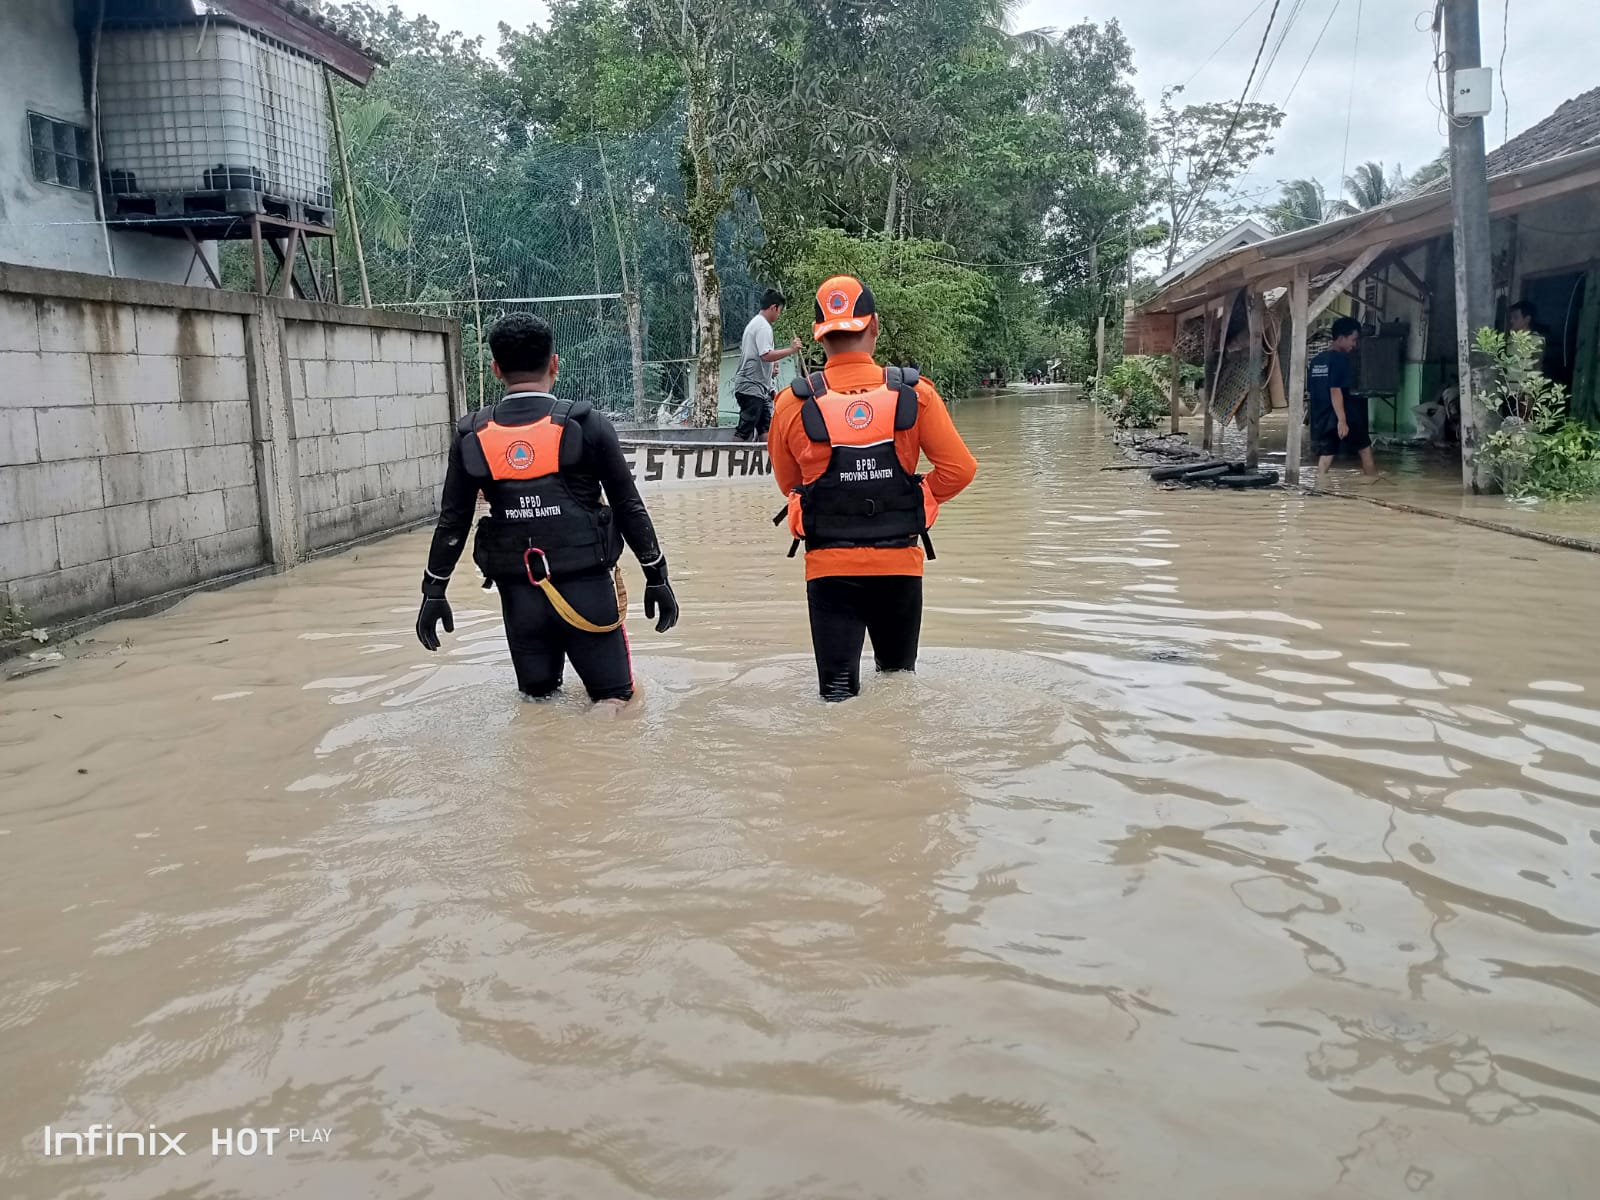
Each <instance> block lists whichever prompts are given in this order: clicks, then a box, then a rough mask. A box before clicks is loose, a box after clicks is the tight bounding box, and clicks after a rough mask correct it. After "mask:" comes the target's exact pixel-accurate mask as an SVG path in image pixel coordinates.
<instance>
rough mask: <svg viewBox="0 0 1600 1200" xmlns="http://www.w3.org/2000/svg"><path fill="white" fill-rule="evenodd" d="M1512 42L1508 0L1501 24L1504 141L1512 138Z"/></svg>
mask: <svg viewBox="0 0 1600 1200" xmlns="http://www.w3.org/2000/svg"><path fill="white" fill-rule="evenodd" d="M1510 43H1511V0H1506V11H1505V20H1504V22H1503V24H1502V25H1501V26H1500V107H1501V108H1503V109H1504V110H1505V114H1506V128H1505V133H1504V134H1502V135H1501V138H1500V140H1501V141H1502V142H1509V141H1510V140H1511V97H1510V96H1508V95H1506V47H1507V46H1508V45H1510Z"/></svg>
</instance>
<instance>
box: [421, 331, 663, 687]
mask: <svg viewBox="0 0 1600 1200" xmlns="http://www.w3.org/2000/svg"><path fill="white" fill-rule="evenodd" d="M489 349H490V351H491V352H492V354H493V355H494V373H495V375H496V376H497V377H498V378H499V379H500V380H501V381H502V382H503V383H504V384H505V385H506V394H505V396H504V397H503V398H502V399H501V400H500V402H499V403H498V404H496V405H494V406H493V407H487V408H481V409H479V410H478V411H477V412H473V413H468V414H467V415H466V416H465V417H463V418H462V419H461V421H460V423H459V424H458V425H457V427H456V437H455V440H454V442H452V443H451V446H450V461H449V466H448V468H447V469H446V471H445V479H444V494H443V496H442V497H441V499H440V503H439V525H438V528H437V529H435V530H434V534H433V546H432V548H431V549H430V551H429V553H428V566H427V569H426V570H425V571H424V572H423V576H422V608H421V610H420V611H419V612H418V614H417V640H418V641H420V642H421V643H422V645H423V646H424V647H425V648H426V649H428V650H437V649H438V648H439V629H438V627H439V625H440V624H441V623H442V624H443V625H444V628H445V631H446V632H447V633H454V632H455V619H454V616H453V615H452V614H451V611H450V602H449V600H448V599H446V595H445V593H446V591H447V589H448V587H449V583H450V574H451V572H452V571H453V570H455V565H456V562H457V561H458V560H459V559H460V557H461V551H462V549H463V547H464V546H465V545H466V537H467V531H468V530H469V529H470V528H471V526H472V517H473V513H474V511H475V510H476V508H477V502H478V494H479V493H480V492H482V494H483V496H484V497H485V499H487V500H488V502H489V510H490V511H489V513H488V514H487V515H486V516H485V517H484V518H483V519H482V520H481V521H479V522H478V531H477V535H476V537H475V538H474V541H473V561H474V562H475V563H477V565H478V569H479V570H480V571H482V572H483V575H484V584H483V586H484V587H485V588H488V587H490V586H494V587H497V588H498V589H499V590H500V607H501V610H502V612H503V613H504V614H505V625H506V642H507V644H508V646H509V647H510V650H511V663H512V665H513V667H515V668H516V673H517V686H518V687H519V688H520V689H521V690H522V693H523V694H524V695H525V696H527V697H529V698H530V699H541V698H543V697H546V696H549V695H551V694H553V693H554V692H555V691H556V690H557V689H559V688H560V687H561V678H562V669H563V660H564V659H570V660H571V661H572V666H573V669H574V670H576V671H577V673H578V677H579V678H580V679H582V680H583V684H584V687H585V688H587V689H588V692H589V697H590V699H592V700H594V701H596V702H599V701H613V702H625V701H627V700H629V699H631V698H632V696H633V690H634V684H633V664H632V660H631V657H630V655H629V653H628V636H627V633H626V631H625V630H624V629H623V627H622V618H623V616H624V615H625V614H624V612H623V611H622V608H623V602H622V601H620V600H619V596H618V590H617V586H616V585H615V584H614V583H613V578H612V573H613V569H614V568H615V566H616V563H617V560H618V559H619V558H620V557H621V555H622V543H623V542H626V543H627V545H628V548H629V549H631V550H632V551H633V553H634V554H635V555H636V556H637V557H638V559H639V565H640V566H641V567H642V568H643V569H644V577H645V590H644V612H645V616H646V618H650V619H654V618H655V616H656V612H657V610H659V611H660V614H661V616H660V619H659V620H658V621H656V632H657V633H665V632H666V631H667V630H669V629H671V628H672V627H673V626H674V625H675V624H677V621H678V601H677V597H675V596H674V595H673V592H672V585H671V584H670V583H668V582H667V560H666V557H665V556H664V555H663V554H662V553H661V547H660V546H659V545H657V543H656V532H655V528H654V526H652V525H651V523H650V514H649V513H647V512H646V511H645V507H644V501H643V500H641V499H640V498H639V491H638V488H637V487H636V486H635V485H634V481H633V472H632V471H631V470H630V469H629V467H628V464H627V461H626V460H625V459H624V458H623V456H622V446H621V444H620V443H619V442H618V441H617V434H616V430H615V429H613V428H612V426H611V422H610V421H609V420H607V419H606V417H605V416H604V415H602V414H601V413H598V412H595V411H594V409H593V407H592V406H591V405H590V404H589V403H588V401H585V400H579V401H576V402H574V401H571V400H558V399H556V397H555V396H554V395H552V394H551V390H550V389H551V388H552V387H553V386H554V384H555V381H556V374H557V371H558V369H559V366H560V356H559V355H557V354H556V353H555V346H554V337H553V335H552V333H551V331H550V326H549V325H548V324H547V323H546V322H544V321H543V320H541V319H540V318H538V317H535V316H532V315H530V314H528V313H512V314H510V315H508V316H505V317H502V318H501V319H500V320H499V321H497V322H496V323H495V325H494V327H493V328H492V329H491V330H490V331H489ZM602 489H603V491H604V496H605V499H604V500H602V498H601V493H602ZM608 502H609V503H608Z"/></svg>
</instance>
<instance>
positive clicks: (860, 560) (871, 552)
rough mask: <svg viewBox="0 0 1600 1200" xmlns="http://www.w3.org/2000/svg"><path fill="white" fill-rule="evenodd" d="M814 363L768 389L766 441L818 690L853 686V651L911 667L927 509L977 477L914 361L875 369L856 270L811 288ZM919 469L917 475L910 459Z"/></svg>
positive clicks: (885, 664) (865, 299)
mask: <svg viewBox="0 0 1600 1200" xmlns="http://www.w3.org/2000/svg"><path fill="white" fill-rule="evenodd" d="M812 334H813V336H814V337H815V338H816V339H817V340H818V341H819V342H821V343H822V348H823V352H824V353H825V354H826V356H827V363H826V365H825V367H824V368H823V370H821V371H818V372H816V373H814V374H812V375H809V376H805V377H802V378H800V379H797V380H795V382H794V383H793V384H792V385H790V386H789V387H787V388H785V389H784V390H783V391H782V392H781V393H780V394H779V396H778V399H777V402H776V405H775V407H774V411H773V417H772V428H771V430H770V431H769V432H768V435H767V439H768V440H767V451H768V454H769V455H770V456H771V460H772V475H773V478H774V479H775V480H776V481H777V484H778V487H779V489H781V490H782V491H783V492H784V494H786V495H787V496H788V497H789V506H788V508H787V509H786V510H785V511H783V512H781V513H779V514H778V516H777V518H776V519H775V521H774V523H775V524H778V523H782V522H783V521H784V519H785V518H787V520H788V524H789V532H790V534H791V536H792V537H793V539H794V544H793V545H792V546H791V547H790V550H789V553H790V555H791V556H792V555H793V554H794V553H795V550H796V549H798V547H799V546H800V544H801V543H802V542H803V543H804V544H805V548H806V599H807V602H808V606H809V608H810V610H811V646H812V649H813V651H814V652H815V655H816V660H817V684H818V687H819V689H820V690H821V692H822V698H823V699H824V700H828V701H838V700H848V699H849V698H850V697H852V696H855V695H858V694H859V693H860V691H861V649H862V644H863V640H864V638H865V637H867V636H870V637H871V638H872V655H873V658H874V659H875V660H876V662H877V667H878V670H880V671H911V670H915V669H916V665H917V641H918V638H919V637H920V635H921V632H922V563H923V557H924V554H923V551H924V548H926V549H927V551H928V557H932V556H933V554H932V552H933V547H932V543H931V542H930V541H929V538H928V528H929V527H930V526H931V525H932V524H933V522H934V518H935V517H936V516H937V515H938V511H939V505H941V504H944V503H946V502H948V501H949V500H950V499H951V498H952V497H954V496H955V495H956V494H957V493H959V492H960V491H961V490H962V489H963V488H964V487H966V486H967V485H968V484H969V483H971V482H972V479H973V476H974V475H976V474H977V471H978V463H977V460H976V459H974V458H973V457H972V454H971V452H969V451H968V450H967V447H966V443H964V442H963V441H962V440H961V435H960V434H959V433H957V432H956V427H955V423H954V422H953V421H951V419H950V413H949V411H948V410H947V409H946V408H945V406H944V401H943V400H942V399H940V397H939V392H938V390H937V389H936V388H935V387H934V386H933V384H931V383H929V382H928V381H927V380H926V379H923V378H921V375H920V372H918V371H917V370H916V369H914V368H909V367H908V368H901V367H887V368H886V367H881V366H879V365H878V363H877V362H876V361H875V360H874V359H873V352H874V351H875V350H876V349H877V344H878V314H877V305H876V303H875V301H874V300H873V296H872V291H871V289H870V288H868V287H867V286H866V285H865V284H864V283H862V282H861V281H860V280H859V279H855V278H852V277H851V276H848V275H838V276H835V277H834V278H832V279H829V280H827V281H826V282H825V283H824V284H823V285H822V286H821V287H820V288H818V289H817V310H816V320H815V323H814V324H813V326H812ZM924 454H926V455H927V456H928V461H929V462H931V463H932V464H933V469H932V470H931V471H929V472H928V474H927V475H919V474H917V467H918V464H919V463H920V462H921V459H922V455H924Z"/></svg>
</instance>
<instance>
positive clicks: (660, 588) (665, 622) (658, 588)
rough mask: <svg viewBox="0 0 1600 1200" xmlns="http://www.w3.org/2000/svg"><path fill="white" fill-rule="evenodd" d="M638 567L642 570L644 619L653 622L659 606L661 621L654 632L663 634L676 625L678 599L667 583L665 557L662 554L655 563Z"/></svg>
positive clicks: (657, 622)
mask: <svg viewBox="0 0 1600 1200" xmlns="http://www.w3.org/2000/svg"><path fill="white" fill-rule="evenodd" d="M640 566H642V567H643V568H644V618H645V620H647V621H649V620H653V619H654V617H655V615H656V607H657V606H658V605H659V606H660V608H661V619H660V620H659V621H656V632H657V633H665V632H666V631H667V630H669V629H671V628H672V627H673V626H674V625H676V624H677V623H678V598H677V597H676V596H675V595H673V594H672V585H671V584H670V583H668V582H667V556H666V555H665V554H663V555H662V556H661V557H660V558H658V559H656V561H655V562H653V563H641V564H640Z"/></svg>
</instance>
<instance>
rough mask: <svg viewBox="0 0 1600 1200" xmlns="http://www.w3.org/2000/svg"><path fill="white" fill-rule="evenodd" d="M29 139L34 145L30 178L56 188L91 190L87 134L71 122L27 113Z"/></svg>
mask: <svg viewBox="0 0 1600 1200" xmlns="http://www.w3.org/2000/svg"><path fill="white" fill-rule="evenodd" d="M28 140H29V141H30V142H31V143H32V146H33V177H34V178H35V179H37V180H38V181H39V182H40V183H53V184H55V185H57V186H58V187H68V188H76V189H77V190H79V191H83V192H88V191H93V190H94V173H93V168H92V166H91V161H92V160H91V156H90V154H89V131H88V130H87V129H85V128H84V127H83V126H82V125H74V124H73V123H72V122H71V121H58V120H56V119H55V118H54V117H44V116H40V115H39V114H38V113H35V112H31V113H29V114H28Z"/></svg>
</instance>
